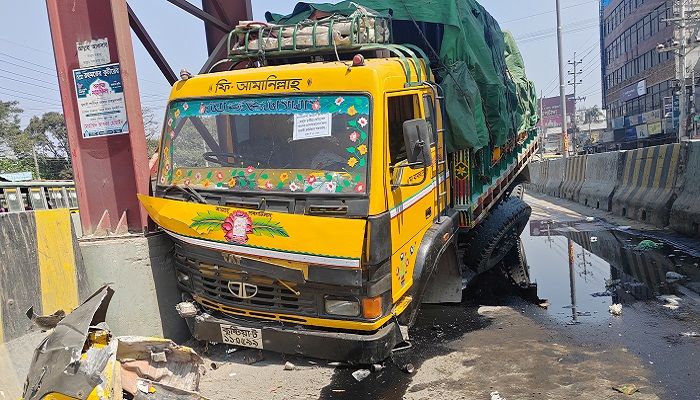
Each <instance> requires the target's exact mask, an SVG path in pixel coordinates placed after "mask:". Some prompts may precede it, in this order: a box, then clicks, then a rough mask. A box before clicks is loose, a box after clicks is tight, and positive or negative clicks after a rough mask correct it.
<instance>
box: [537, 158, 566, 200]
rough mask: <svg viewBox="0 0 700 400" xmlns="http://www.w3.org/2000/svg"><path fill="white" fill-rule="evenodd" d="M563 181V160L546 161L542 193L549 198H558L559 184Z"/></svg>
mask: <svg viewBox="0 0 700 400" xmlns="http://www.w3.org/2000/svg"><path fill="white" fill-rule="evenodd" d="M563 181H564V159H563V158H559V159H556V160H548V161H547V180H546V181H545V183H544V188H543V190H542V192H543V193H545V194H547V195H549V196H556V197H559V194H560V189H561V184H562V182H563Z"/></svg>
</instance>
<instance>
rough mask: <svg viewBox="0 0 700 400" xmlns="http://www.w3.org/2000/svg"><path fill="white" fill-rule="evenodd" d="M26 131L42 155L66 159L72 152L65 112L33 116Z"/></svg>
mask: <svg viewBox="0 0 700 400" xmlns="http://www.w3.org/2000/svg"><path fill="white" fill-rule="evenodd" d="M24 132H25V133H26V135H27V137H28V138H29V139H30V140H31V141H32V142H33V143H34V145H35V146H36V150H37V151H38V152H39V153H40V154H42V155H46V156H50V157H53V158H64V159H65V158H67V157H68V155H69V154H70V147H69V145H68V130H67V129H66V120H65V119H64V118H63V114H60V113H57V112H48V113H46V114H44V115H42V116H41V117H32V119H31V120H29V125H27V127H26V128H25V129H24Z"/></svg>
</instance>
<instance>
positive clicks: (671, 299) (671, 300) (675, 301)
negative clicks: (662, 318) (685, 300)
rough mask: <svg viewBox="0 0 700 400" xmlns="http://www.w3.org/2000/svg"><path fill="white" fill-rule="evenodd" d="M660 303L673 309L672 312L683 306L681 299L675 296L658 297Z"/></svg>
mask: <svg viewBox="0 0 700 400" xmlns="http://www.w3.org/2000/svg"><path fill="white" fill-rule="evenodd" d="M656 298H657V299H658V300H659V301H660V302H662V303H664V307H666V308H668V309H671V310H676V309H678V307H680V305H681V298H680V297H678V296H676V295H673V294H670V295H669V294H665V295H662V296H658V297H656Z"/></svg>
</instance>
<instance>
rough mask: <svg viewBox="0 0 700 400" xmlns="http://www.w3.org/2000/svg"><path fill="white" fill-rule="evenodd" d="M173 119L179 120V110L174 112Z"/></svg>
mask: <svg viewBox="0 0 700 400" xmlns="http://www.w3.org/2000/svg"><path fill="white" fill-rule="evenodd" d="M175 118H180V110H175Z"/></svg>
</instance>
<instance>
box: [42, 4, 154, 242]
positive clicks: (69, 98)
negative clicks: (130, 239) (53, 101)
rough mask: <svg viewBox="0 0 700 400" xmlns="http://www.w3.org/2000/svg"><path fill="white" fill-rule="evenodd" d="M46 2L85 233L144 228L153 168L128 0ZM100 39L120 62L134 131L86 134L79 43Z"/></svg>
mask: <svg viewBox="0 0 700 400" xmlns="http://www.w3.org/2000/svg"><path fill="white" fill-rule="evenodd" d="M46 6H47V9H48V14H49V24H50V27H51V39H52V42H53V48H54V54H55V57H56V69H57V71H58V81H59V86H60V91H61V101H62V103H63V113H64V115H65V119H66V127H67V129H68V140H69V144H70V152H71V159H72V161H73V170H74V174H75V185H76V190H77V193H78V203H79V206H80V220H81V223H82V226H83V232H84V233H85V234H87V235H90V234H94V233H96V231H100V230H105V231H110V232H114V231H119V230H121V229H123V228H125V227H126V226H125V223H128V229H129V231H131V232H142V231H143V230H144V229H145V227H146V226H147V223H148V219H147V214H146V212H145V211H144V210H143V209H142V208H141V206H140V204H139V201H138V199H137V198H136V194H137V193H143V194H148V193H149V170H148V160H147V157H146V138H145V135H144V127H143V117H142V114H141V102H140V99H139V88H138V82H137V80H136V65H135V62H134V52H133V47H132V43H131V32H130V29H129V16H128V11H127V6H126V1H125V0H70V1H68V0H46ZM101 38H107V40H108V41H109V53H110V62H111V63H116V62H118V63H119V64H120V68H121V77H122V86H123V89H124V98H125V105H126V114H127V118H128V123H129V133H128V134H123V135H116V136H105V137H96V138H89V139H84V138H83V137H82V133H81V125H80V114H79V111H78V103H77V96H76V91H75V82H74V79H73V73H72V72H73V70H74V69H77V68H79V67H80V66H79V64H78V57H77V50H76V43H77V42H84V41H87V40H92V39H101ZM118 221H119V222H120V223H118ZM98 228H99V229H98ZM98 233H99V232H98Z"/></svg>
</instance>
